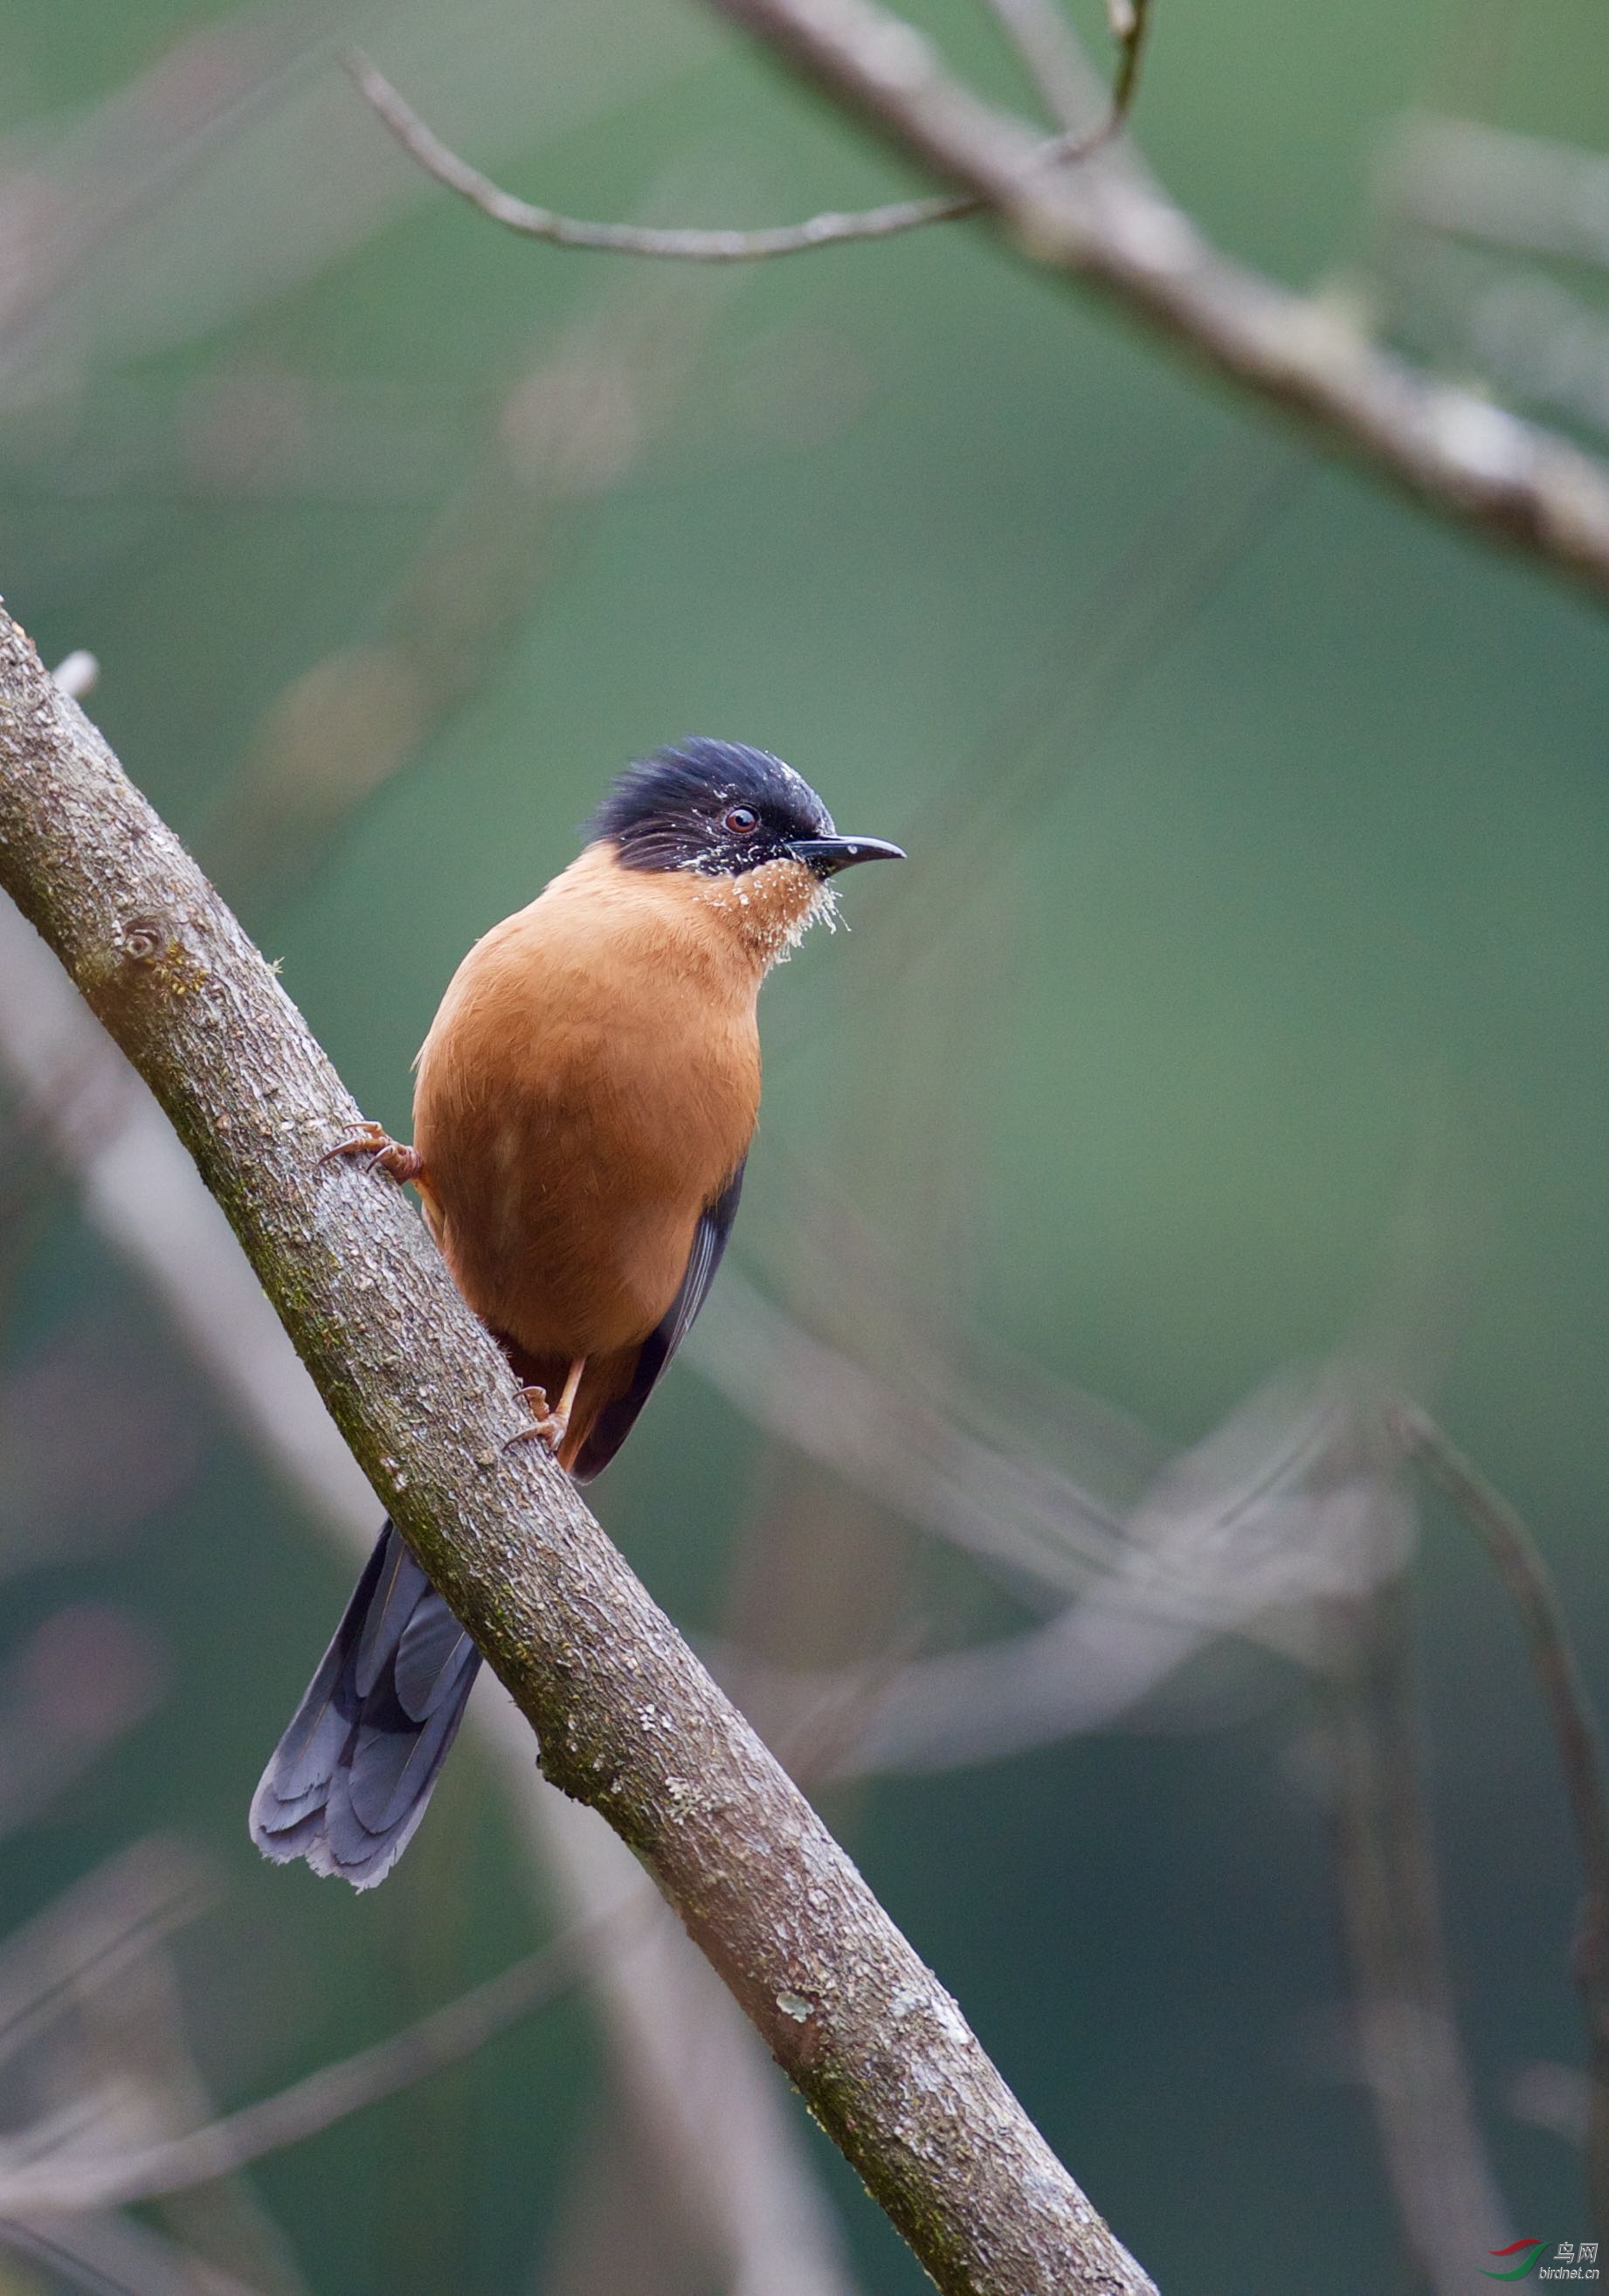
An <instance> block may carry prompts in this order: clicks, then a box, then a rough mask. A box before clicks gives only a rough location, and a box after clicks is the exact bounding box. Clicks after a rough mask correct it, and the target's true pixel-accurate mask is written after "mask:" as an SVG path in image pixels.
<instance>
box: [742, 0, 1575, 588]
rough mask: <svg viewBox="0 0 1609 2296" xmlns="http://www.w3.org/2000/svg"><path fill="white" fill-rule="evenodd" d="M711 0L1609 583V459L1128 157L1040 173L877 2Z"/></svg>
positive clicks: (1331, 418)
mask: <svg viewBox="0 0 1609 2296" xmlns="http://www.w3.org/2000/svg"><path fill="white" fill-rule="evenodd" d="M709 4H710V6H711V7H712V8H714V9H715V10H717V11H718V13H719V14H721V15H723V16H727V17H729V18H730V19H731V20H732V21H734V22H735V23H737V24H741V25H742V26H743V27H744V29H747V30H749V31H751V32H752V33H754V34H755V35H756V36H757V37H759V39H760V40H762V41H763V42H764V43H765V44H766V45H768V47H769V48H771V49H772V50H773V51H774V52H775V53H777V54H778V55H780V56H781V57H783V58H784V61H787V62H788V63H789V64H791V65H792V67H793V68H794V69H795V70H798V71H800V73H802V74H803V76H804V77H805V78H808V79H809V80H811V81H812V82H813V83H814V84H815V85H816V86H817V87H818V88H820V89H821V90H822V91H823V92H824V93H825V94H826V95H827V96H828V97H830V98H831V99H832V100H833V101H834V102H837V103H839V104H841V106H843V107H844V108H845V109H846V110H848V111H851V112H853V113H855V114H857V115H858V117H859V118H861V119H863V120H865V121H866V123H867V124H868V125H869V126H870V127H872V128H873V129H874V131H875V133H876V134H877V135H879V136H880V137H881V138H882V141H883V142H884V143H886V144H888V145H889V146H890V147H891V149H892V150H893V151H894V152H897V153H898V154H899V156H900V157H901V158H902V159H905V160H915V162H916V163H917V164H918V165H919V166H921V167H922V168H924V169H925V170H926V171H927V172H928V173H929V174H930V175H931V176H934V177H936V178H937V179H938V180H939V181H940V183H942V184H945V185H947V186H948V187H949V188H950V189H951V190H953V191H956V192H957V193H969V194H971V195H972V196H973V197H974V198H975V199H976V200H977V201H979V203H980V205H981V207H982V208H983V209H985V210H986V211H987V212H988V213H989V215H990V216H991V217H993V218H994V220H995V221H996V222H997V224H998V225H1000V226H1001V227H1002V228H1003V229H1004V230H1005V231H1006V234H1007V235H1008V236H1009V237H1010V238H1011V240H1012V241H1013V242H1014V244H1015V245H1016V246H1017V248H1018V249H1019V250H1021V251H1022V253H1023V254H1024V255H1025V256H1027V257H1028V258H1030V260H1031V261H1033V262H1035V263H1037V264H1038V265H1041V266H1044V267H1045V268H1047V269H1048V270H1052V271H1058V272H1062V273H1064V274H1066V275H1069V276H1071V277H1073V278H1077V279H1080V280H1082V281H1084V282H1086V283H1088V284H1089V285H1090V286H1092V287H1095V288H1097V289H1100V290H1102V291H1104V293H1105V294H1106V295H1107V296H1108V297H1109V298H1110V299H1112V302H1113V303H1115V304H1116V305H1118V306H1119V307H1121V308H1122V309H1124V310H1127V311H1129V312H1132V313H1133V314H1134V315H1135V316H1137V317H1139V318H1142V319H1144V320H1145V321H1146V322H1147V323H1148V324H1150V325H1152V326H1153V327H1154V328H1156V329H1157V330H1158V331H1160V332H1162V334H1163V335H1164V336H1166V337H1167V338H1168V339H1169V340H1170V341H1171V342H1173V343H1175V344H1176V345H1178V348H1180V349H1182V350H1184V351H1186V352H1187V353H1188V354H1190V355H1191V356H1192V357H1195V358H1196V359H1198V360H1200V361H1202V362H1203V363H1204V364H1205V365H1208V366H1210V367H1211V368H1213V369H1215V370H1216V371H1217V372H1218V373H1220V374H1221V375H1223V376H1225V377H1226V378H1227V379H1228V380H1229V381H1232V382H1234V383H1235V384H1236V385H1237V386H1238V387H1239V388H1240V389H1244V390H1247V391H1250V392H1251V393H1252V395H1253V396H1254V397H1255V398H1260V399H1262V400H1264V401H1266V402H1268V403H1271V404H1272V405H1274V406H1278V407H1281V408H1284V409H1285V410H1286V411H1287V412H1288V413H1291V414H1296V415H1300V416H1302V417H1304V418H1305V419H1306V420H1307V421H1308V422H1309V423H1310V424H1311V425H1312V426H1313V427H1314V429H1315V430H1316V431H1317V433H1318V436H1319V438H1320V439H1321V441H1324V442H1327V443H1328V444H1330V445H1332V446H1334V447H1338V448H1340V449H1342V450H1343V451H1344V452H1346V453H1348V454H1350V455H1352V456H1353V457H1354V458H1355V459H1357V460H1358V461H1359V462H1361V463H1364V464H1366V465H1367V467H1368V468H1370V469H1372V470H1374V471H1376V472H1377V473H1378V474H1380V475H1381V476H1383V477H1385V478H1388V479H1390V480H1392V481H1393V482H1394V483H1395V484H1397V485H1398V486H1400V487H1401V488H1405V489H1406V490H1407V491H1408V493H1409V494H1412V495H1414V496H1417V497H1418V498H1419V500H1420V501H1421V502H1423V503H1424V504H1426V505H1427V506H1428V507H1430V508H1431V509H1433V510H1435V511H1436V512H1440V513H1441V515H1442V516H1443V517H1448V518H1451V519H1453V520H1454V521H1457V522H1459V523H1461V524H1464V525H1466V526H1470V527H1473V528H1474V529H1478V530H1480V531H1482V532H1484V533H1485V534H1487V535H1488V536H1489V537H1492V538H1494V539H1498V540H1502V541H1505V542H1506V543H1508V544H1510V545H1514V546H1515V547H1516V548H1518V549H1521V550H1523V551H1525V552H1526V553H1529V554H1530V555H1531V556H1532V557H1533V558H1537V559H1539V560H1541V561H1543V562H1546V563H1547V565H1548V566H1550V567H1551V568H1552V569H1553V570H1555V571H1556V572H1560V573H1564V574H1568V575H1570V576H1571V577H1572V578H1574V579H1576V580H1577V581H1580V582H1581V583H1584V584H1585V585H1586V586H1588V588H1590V589H1592V590H1594V591H1595V592H1597V594H1599V595H1600V596H1601V595H1603V594H1605V592H1609V471H1606V470H1605V467H1604V465H1603V464H1602V463H1598V462H1597V461H1595V460H1594V459H1593V458H1592V456H1590V455H1584V454H1582V453H1581V452H1580V450H1579V449H1578V448H1576V447H1572V446H1571V445H1570V444H1569V443H1568V442H1567V441H1566V440H1564V439H1562V438H1559V437H1557V436H1556V435H1555V434H1553V433H1551V432H1549V431H1547V430H1540V429H1539V428H1537V427H1536V426H1534V425H1533V424H1531V423H1527V422H1521V421H1519V420H1518V418H1517V417H1515V416H1514V415H1512V414H1505V413H1504V412H1503V411H1502V410H1501V409H1500V408H1498V407H1495V406H1492V405H1491V404H1490V401H1489V400H1486V399H1484V398H1480V397H1478V396H1477V395H1476V394H1475V393H1474V391H1470V390H1465V389H1457V388H1455V387H1453V386H1451V385H1449V384H1444V383H1441V382H1437V381H1433V380H1432V379H1431V378H1430V377H1429V376H1427V375H1424V374H1423V373H1419V372H1418V371H1416V369H1415V368H1414V367H1412V366H1410V365H1408V364H1407V363H1406V362H1405V361H1403V360H1400V359H1398V358H1394V357H1391V355H1390V354H1389V353H1387V352H1385V351H1383V350H1381V349H1380V348H1378V347H1377V346H1376V345H1375V344H1374V343H1372V342H1371V341H1370V340H1368V339H1367V336H1366V335H1365V334H1364V332H1362V329H1361V327H1360V325H1359V323H1358V322H1357V321H1356V320H1354V319H1352V318H1350V316H1347V315H1346V314H1344V313H1343V312H1342V311H1341V310H1339V309H1337V308H1334V307H1331V306H1328V305H1326V304H1325V303H1323V302H1320V301H1316V300H1315V299H1312V298H1310V297H1309V296H1305V295H1301V294H1293V292H1291V291H1290V290H1289V289H1287V288H1285V287H1282V286H1280V285H1279V284H1277V283H1276V282H1275V281H1273V280H1271V279H1268V278H1266V277H1264V276H1263V275H1261V274H1260V273H1259V272H1255V271H1252V270H1250V269H1248V268H1247V267H1245V266H1244V265H1241V264H1237V263H1235V262H1233V261H1231V260H1230V258H1227V256H1224V255H1222V254H1220V253H1219V250H1217V249H1216V248H1215V247H1213V246H1212V245H1211V243H1210V242H1208V241H1207V240H1206V239H1204V238H1203V236H1202V234H1200V233H1199V232H1198V231H1197V230H1196V228H1195V226H1194V224H1193V223H1192V222H1191V220H1190V218H1189V217H1188V216H1186V214H1185V213H1184V211H1183V210H1182V209H1180V208H1178V207H1177V206H1176V205H1175V204H1174V203H1173V202H1172V201H1170V200H1169V199H1168V198H1167V196H1166V195H1165V194H1164V193H1162V192H1161V191H1160V190H1159V189H1158V188H1157V186H1156V185H1155V184H1153V183H1152V182H1151V181H1149V180H1148V179H1147V178H1146V177H1145V176H1142V175H1141V174H1140V172H1139V171H1138V170H1137V169H1135V168H1131V167H1129V166H1127V165H1125V164H1123V163H1122V162H1121V160H1119V159H1117V158H1113V159H1112V160H1110V161H1108V160H1104V159H1103V160H1096V161H1095V162H1092V163H1091V164H1089V165H1088V166H1086V167H1083V168H1063V169H1061V170H1056V169H1050V168H1043V167H1036V166H1035V164H1034V161H1035V156H1036V150H1037V143H1036V138H1035V136H1034V135H1033V133H1032V130H1031V129H1030V128H1029V127H1027V126H1026V125H1025V124H1024V123H1023V122H1022V121H1021V120H1019V119H1013V118H1011V117H1010V116H1008V115H1007V114H1006V113H1003V112H1000V111H996V110H994V109H993V108H991V107H990V106H989V104H987V103H985V102H983V101H982V100H981V98H980V97H978V96H976V95H974V94H973V93H972V91H971V90H970V89H969V88H967V87H965V86H963V85H962V84H961V83H960V82H959V81H958V80H956V79H955V78H952V77H951V75H950V74H949V73H948V72H947V71H946V70H945V69H944V67H943V65H942V63H941V61H940V58H939V56H938V53H937V52H936V50H935V49H934V48H933V47H932V45H931V44H930V43H929V42H928V40H927V39H925V38H924V37H923V35H922V34H920V33H919V32H917V31H916V30H915V28H914V27H913V26H911V25H910V24H908V23H907V22H906V21H904V19H903V18H901V17H899V16H896V15H894V14H891V12H889V11H888V10H887V9H885V8H882V7H881V6H879V5H878V4H877V0H709Z"/></svg>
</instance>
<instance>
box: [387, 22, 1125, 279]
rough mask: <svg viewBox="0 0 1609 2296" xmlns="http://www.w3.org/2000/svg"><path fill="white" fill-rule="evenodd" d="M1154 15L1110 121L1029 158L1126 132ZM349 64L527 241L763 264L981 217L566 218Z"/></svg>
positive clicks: (443, 170) (937, 206) (959, 203)
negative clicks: (705, 221) (727, 227)
mask: <svg viewBox="0 0 1609 2296" xmlns="http://www.w3.org/2000/svg"><path fill="white" fill-rule="evenodd" d="M1149 13H1150V0H1141V4H1139V5H1137V6H1136V8H1135V10H1134V12H1133V16H1132V21H1130V23H1129V26H1128V28H1127V29H1126V30H1124V31H1123V32H1122V34H1121V36H1120V38H1119V43H1118V58H1119V61H1118V70H1117V77H1116V79H1115V80H1114V82H1113V85H1112V102H1111V108H1110V110H1109V111H1108V112H1107V115H1106V118H1105V119H1104V121H1103V122H1102V123H1101V125H1100V126H1099V127H1096V128H1095V129H1094V130H1092V131H1091V133H1090V134H1088V135H1082V136H1080V135H1076V134H1074V133H1071V132H1069V133H1068V134H1065V135H1056V136H1053V137H1052V138H1051V139H1050V141H1049V142H1048V143H1042V144H1040V145H1039V146H1038V149H1037V150H1035V151H1034V152H1032V153H1031V154H1030V157H1029V160H1028V162H1027V164H1028V165H1030V167H1034V168H1045V167H1051V166H1067V165H1069V164H1071V162H1072V161H1074V160H1088V159H1090V158H1092V157H1093V156H1094V154H1095V153H1096V152H1099V151H1101V150H1102V149H1104V146H1105V145H1106V144H1107V143H1110V142H1111V141H1112V137H1113V136H1115V135H1118V134H1119V133H1120V131H1121V128H1122V126H1123V123H1124V121H1125V120H1126V119H1128V117H1129V110H1130V107H1131V106H1132V104H1133V102H1134V96H1135V92H1136V89H1137V86H1138V85H1139V69H1140V61H1141V58H1142V56H1143V54H1144V52H1145V29H1146V23H1147V20H1148V17H1149ZM345 61H346V68H347V70H348V71H349V73H350V75H351V78H352V80H353V82H354V84H355V86H357V89H358V92H359V93H360V94H362V95H363V96H364V97H365V99H366V100H367V102H369V103H370V104H371V105H372V106H373V108H374V111H376V112H377V113H378V114H379V116H380V118H381V119H382V120H383V121H384V123H385V125H386V127H389V128H390V132H391V134H392V135H394V136H395V137H396V139H397V141H398V143H400V144H401V146H402V148H403V150H404V151H405V152H407V153H408V155H409V156H410V158H412V159H414V160H417V161H418V163H419V165H420V166H421V167H422V168H423V169H424V170H425V173H426V174H427V175H431V176H434V177H435V178H436V181H437V182H438V183H439V184H444V185H445V186H446V188H447V190H448V191H449V192H456V193H457V194H458V197H459V198H460V199H462V200H467V201H469V203H470V205H471V206H472V207H474V208H479V209H480V213H481V214H482V215H484V216H488V217H490V218H491V220H492V222H493V223H497V224H501V225H503V226H504V228H505V230H506V231H513V232H518V233H519V234H520V235H521V238H523V239H539V240H543V241H545V242H546V244H547V245H548V246H549V247H579V248H587V249H590V250H592V251H593V252H594V253H602V254H607V255H646V256H653V257H656V258H660V259H661V260H662V259H666V258H669V260H671V261H677V262H684V263H757V262H762V261H765V260H766V259H767V258H770V257H773V256H779V255H805V254H808V253H809V251H810V250H812V249H814V248H817V247H835V246H841V245H842V244H843V243H844V242H846V241H850V240H863V239H894V238H897V237H898V236H899V234H901V233H902V232H907V231H921V230H923V229H924V228H925V227H926V225H929V224H933V223H954V222H956V221H957V220H959V218H961V217H964V216H971V215H977V214H979V213H981V210H982V209H983V208H984V206H985V205H986V204H987V202H986V201H984V200H983V199H981V197H978V196H976V195H965V194H964V195H961V196H959V197H956V198H948V199H947V198H943V197H937V198H932V199H924V200H891V201H888V202H886V203H885V204H884V205H883V206H882V207H875V208H861V209H857V210H855V211H853V212H850V213H846V214H840V213H836V212H828V213H826V214H823V215H816V216H811V217H809V218H808V219H807V220H806V221H805V222H804V223H793V224H777V225H773V226H771V227H770V228H769V229H766V230H760V231H699V230H685V229H673V230H670V229H664V228H660V227H656V226H654V225H647V224H630V223H588V222H584V221H583V220H582V219H581V218H580V217H577V216H567V215H560V214H559V213H558V212H557V211H556V210H555V209H553V208H541V207H533V206H532V205H531V203H530V202H529V201H528V200H518V199H515V198H514V197H513V193H509V192H505V191H501V190H499V189H498V187H497V184H494V183H493V182H492V181H491V179H490V177H489V176H483V175H482V174H481V173H480V169H479V168H472V167H471V166H470V164H469V162H468V161H467V160H463V159H460V158H459V156H458V154H457V153H456V152H454V151H453V150H451V149H450V147H449V146H448V145H447V144H446V143H443V142H442V141H441V138H440V137H439V135H436V134H435V132H434V130H433V129H431V127H427V126H426V124H425V122H424V121H423V119H420V117H419V114H418V113H417V112H416V111H415V110H414V109H413V107H412V105H411V104H409V103H408V102H407V101H406V98H405V97H404V96H403V95H401V94H399V93H398V90H397V89H396V88H395V87H393V86H392V85H391V83H390V80H389V79H387V78H386V76H385V74H384V73H383V72H382V71H381V70H379V68H378V67H377V66H376V65H375V64H374V63H372V62H371V61H370V60H369V58H368V57H367V56H365V55H364V54H363V53H362V52H361V51H360V50H358V49H352V50H350V51H349V53H348V55H347V57H346V59H345Z"/></svg>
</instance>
